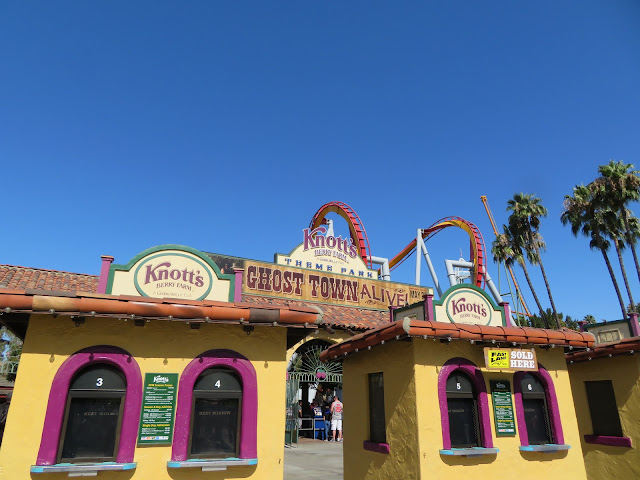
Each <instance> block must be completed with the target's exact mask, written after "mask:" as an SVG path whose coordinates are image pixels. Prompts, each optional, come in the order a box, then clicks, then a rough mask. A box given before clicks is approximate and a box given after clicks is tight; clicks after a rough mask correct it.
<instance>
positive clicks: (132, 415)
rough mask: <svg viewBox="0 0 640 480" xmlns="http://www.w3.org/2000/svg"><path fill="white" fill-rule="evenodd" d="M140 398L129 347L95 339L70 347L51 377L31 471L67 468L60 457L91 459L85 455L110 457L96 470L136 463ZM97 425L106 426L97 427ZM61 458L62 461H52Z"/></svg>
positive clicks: (138, 379)
mask: <svg viewBox="0 0 640 480" xmlns="http://www.w3.org/2000/svg"><path fill="white" fill-rule="evenodd" d="M141 401H142V375H141V374H140V368H139V367H138V364H137V362H136V361H135V359H134V358H133V357H132V356H131V355H130V354H129V353H128V352H126V351H124V350H122V349H120V348H117V347H113V346H109V345H99V346H95V347H89V348H85V349H84V350H81V351H79V352H76V353H74V354H73V355H71V356H70V357H69V358H67V359H66V360H65V361H64V362H63V363H62V365H60V368H59V369H58V371H57V372H56V374H55V376H54V378H53V382H52V384H51V390H50V392H49V401H48V403H47V411H46V414H45V418H44V426H43V428H42V440H41V442H40V449H39V450H38V458H37V460H36V465H34V466H32V467H31V472H32V473H42V472H52V471H60V472H62V471H71V469H70V468H67V467H66V466H65V463H67V462H69V463H71V462H83V463H90V462H91V460H89V459H90V458H94V459H96V463H102V462H104V460H103V459H104V458H110V459H111V461H109V462H108V463H106V464H105V465H103V466H101V467H96V470H129V469H132V468H135V463H133V455H134V452H135V446H136V438H137V434H138V426H139V421H140V405H141ZM85 413H86V414H87V415H85ZM93 417H96V418H93ZM116 418H117V419H116ZM101 426H102V427H107V426H108V429H107V430H108V432H107V431H104V432H103V431H99V430H98V428H100V427H101ZM94 427H95V428H94ZM114 427H115V432H116V435H115V441H114V439H113V428H114ZM89 442H90V443H89ZM112 442H113V444H112ZM60 461H62V462H65V463H63V465H56V464H57V463H58V462H60ZM113 461H115V464H114V463H112V462H113ZM73 468H75V467H73Z"/></svg>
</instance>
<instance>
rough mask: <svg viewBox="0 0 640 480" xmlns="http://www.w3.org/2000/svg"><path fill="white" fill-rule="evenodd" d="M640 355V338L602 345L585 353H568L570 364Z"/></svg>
mask: <svg viewBox="0 0 640 480" xmlns="http://www.w3.org/2000/svg"><path fill="white" fill-rule="evenodd" d="M636 352H637V353H640V337H631V338H623V339H622V340H619V341H617V342H611V343H601V344H599V345H597V346H595V347H593V348H591V349H587V350H586V351H584V352H575V353H568V354H567V355H566V357H567V362H568V363H574V362H584V361H588V360H591V359H592V358H602V357H607V358H608V357H615V356H618V355H633V354H634V353H636Z"/></svg>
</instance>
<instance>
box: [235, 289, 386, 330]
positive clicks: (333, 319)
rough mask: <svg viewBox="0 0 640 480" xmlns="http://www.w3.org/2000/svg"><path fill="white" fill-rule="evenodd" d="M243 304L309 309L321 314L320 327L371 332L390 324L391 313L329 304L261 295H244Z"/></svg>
mask: <svg viewBox="0 0 640 480" xmlns="http://www.w3.org/2000/svg"><path fill="white" fill-rule="evenodd" d="M242 302H243V303H267V304H272V305H286V306H289V307H290V308H293V307H294V306H301V307H307V309H311V310H313V311H316V312H319V313H320V320H319V322H318V325H326V326H329V327H338V328H350V329H354V330H369V329H372V328H376V327H379V326H382V325H388V324H389V312H388V311H384V310H369V309H366V308H357V307H346V306H342V305H332V304H328V303H315V302H301V301H297V300H290V299H287V298H273V297H262V296H260V295H242Z"/></svg>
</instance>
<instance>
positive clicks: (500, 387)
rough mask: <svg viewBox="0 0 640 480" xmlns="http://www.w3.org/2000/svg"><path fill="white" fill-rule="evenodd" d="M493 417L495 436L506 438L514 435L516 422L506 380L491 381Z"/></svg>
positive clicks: (509, 388) (509, 386) (509, 389)
mask: <svg viewBox="0 0 640 480" xmlns="http://www.w3.org/2000/svg"><path fill="white" fill-rule="evenodd" d="M490 383H491V398H492V399H493V417H494V419H495V422H496V436H497V437H508V436H512V435H515V434H516V421H515V417H514V414H513V403H512V401H511V385H510V384H509V381H508V380H491V382H490Z"/></svg>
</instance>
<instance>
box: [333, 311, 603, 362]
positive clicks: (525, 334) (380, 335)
mask: <svg viewBox="0 0 640 480" xmlns="http://www.w3.org/2000/svg"><path fill="white" fill-rule="evenodd" d="M401 337H405V338H406V337H423V338H437V339H441V340H452V339H460V340H470V341H473V342H491V343H492V344H493V343H495V344H499V343H505V344H509V345H518V344H526V345H529V344H530V345H557V346H561V347H571V348H589V347H593V345H594V344H595V337H594V336H593V335H592V334H590V333H583V332H575V331H573V330H569V329H568V328H564V329H562V330H547V329H543V328H527V327H492V326H488V325H467V324H461V323H444V322H433V321H430V320H408V319H407V320H401V321H397V322H394V323H391V324H387V325H385V326H382V327H378V328H375V329H373V330H369V331H367V332H364V333H361V334H359V335H355V336H354V337H351V338H350V339H348V340H345V341H344V342H342V343H338V344H336V345H333V346H332V347H330V348H329V349H328V350H325V351H324V352H323V353H322V355H320V360H321V361H323V362H324V361H327V360H329V359H335V358H338V357H340V356H342V355H346V354H348V353H351V352H357V351H359V350H363V349H367V348H368V347H373V346H376V345H380V344H383V343H384V342H386V341H389V340H394V339H395V340H398V339H399V338H401Z"/></svg>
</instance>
